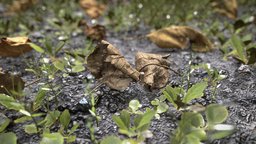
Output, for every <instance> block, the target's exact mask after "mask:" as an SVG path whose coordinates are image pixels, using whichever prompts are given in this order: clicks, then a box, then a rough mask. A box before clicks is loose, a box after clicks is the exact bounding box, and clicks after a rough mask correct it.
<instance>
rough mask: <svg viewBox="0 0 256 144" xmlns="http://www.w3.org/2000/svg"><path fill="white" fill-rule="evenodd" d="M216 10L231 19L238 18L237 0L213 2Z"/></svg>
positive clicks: (213, 0) (214, 0) (217, 0)
mask: <svg viewBox="0 0 256 144" xmlns="http://www.w3.org/2000/svg"><path fill="white" fill-rule="evenodd" d="M211 5H212V7H213V8H214V10H215V11H216V12H218V13H220V14H222V15H225V16H227V17H228V18H230V19H236V18H237V2H236V0H212V2H211Z"/></svg>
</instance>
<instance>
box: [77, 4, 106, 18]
mask: <svg viewBox="0 0 256 144" xmlns="http://www.w3.org/2000/svg"><path fill="white" fill-rule="evenodd" d="M79 3H80V5H81V7H82V8H83V9H84V11H85V13H86V14H87V15H88V16H89V17H90V18H93V19H95V18H98V17H100V16H101V15H102V14H103V13H104V11H105V10H106V6H105V5H104V4H101V3H98V2H97V1H96V0H80V1H79Z"/></svg>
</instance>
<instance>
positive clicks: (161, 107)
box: [151, 95, 169, 119]
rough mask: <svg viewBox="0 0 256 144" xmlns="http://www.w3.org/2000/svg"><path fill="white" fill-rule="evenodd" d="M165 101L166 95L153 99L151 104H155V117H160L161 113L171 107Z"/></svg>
mask: <svg viewBox="0 0 256 144" xmlns="http://www.w3.org/2000/svg"><path fill="white" fill-rule="evenodd" d="M165 101H166V97H165V96H164V95H161V96H160V97H159V98H155V99H154V100H152V101H151V105H153V106H154V110H155V111H156V114H155V117H156V118H157V119H160V114H162V113H165V112H166V111H167V110H168V108H169V106H168V105H167V104H166V102H165Z"/></svg>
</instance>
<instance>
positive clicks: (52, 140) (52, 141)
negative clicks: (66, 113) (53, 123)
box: [40, 133, 64, 144]
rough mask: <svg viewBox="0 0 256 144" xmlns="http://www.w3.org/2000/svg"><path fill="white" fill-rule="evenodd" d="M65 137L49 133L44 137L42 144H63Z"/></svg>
mask: <svg viewBox="0 0 256 144" xmlns="http://www.w3.org/2000/svg"><path fill="white" fill-rule="evenodd" d="M63 143H64V137H63V136H62V135H61V134H60V133H50V134H49V133H47V134H44V135H43V139H42V141H41V142H40V144H63Z"/></svg>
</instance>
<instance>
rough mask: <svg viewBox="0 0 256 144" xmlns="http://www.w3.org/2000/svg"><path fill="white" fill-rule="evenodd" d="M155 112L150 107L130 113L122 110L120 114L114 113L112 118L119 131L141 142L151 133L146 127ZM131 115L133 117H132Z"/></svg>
mask: <svg viewBox="0 0 256 144" xmlns="http://www.w3.org/2000/svg"><path fill="white" fill-rule="evenodd" d="M139 105H140V104H139ZM139 105H137V106H135V107H136V108H135V109H137V108H138V107H139ZM132 107H133V106H132ZM136 111H137V110H136ZM155 114H156V112H155V111H154V110H150V109H147V110H146V112H144V113H138V112H135V113H134V114H132V115H131V114H130V112H129V111H127V110H123V111H121V113H120V116H117V115H114V116H113V117H112V118H113V120H114V122H115V123H116V124H117V126H118V127H119V133H121V134H124V135H126V136H128V137H129V138H133V137H136V139H134V141H136V142H138V143H139V142H143V141H144V140H145V139H146V138H147V136H150V135H152V134H150V133H151V132H150V131H149V130H148V128H149V126H150V122H151V120H152V119H153V117H154V115H155ZM131 117H133V119H132V118H131Z"/></svg>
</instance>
